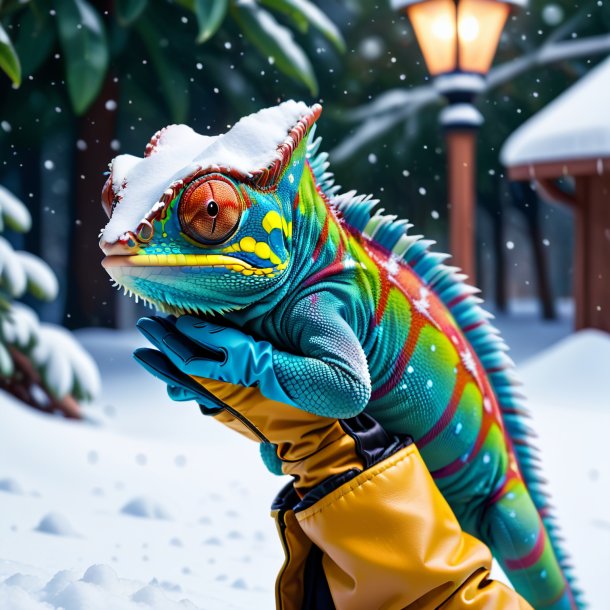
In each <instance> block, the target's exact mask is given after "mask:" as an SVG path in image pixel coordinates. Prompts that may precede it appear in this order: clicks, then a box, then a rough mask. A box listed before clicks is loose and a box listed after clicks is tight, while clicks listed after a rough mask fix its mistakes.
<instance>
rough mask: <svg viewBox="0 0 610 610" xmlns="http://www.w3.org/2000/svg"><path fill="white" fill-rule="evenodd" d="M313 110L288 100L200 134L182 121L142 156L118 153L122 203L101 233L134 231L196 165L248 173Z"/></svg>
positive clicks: (116, 180)
mask: <svg viewBox="0 0 610 610" xmlns="http://www.w3.org/2000/svg"><path fill="white" fill-rule="evenodd" d="M311 112H312V111H311V109H310V108H309V106H308V105H307V104H305V103H303V102H295V101H293V100H289V101H287V102H284V103H282V104H279V105H278V106H273V107H271V108H265V109H263V110H259V111H258V112H256V113H254V114H251V115H249V116H246V117H243V118H242V119H241V120H240V121H238V122H237V123H236V124H235V125H234V126H233V127H232V128H231V129H230V130H229V131H227V132H226V133H223V134H220V135H216V136H204V135H200V134H198V133H196V132H195V131H193V130H192V129H191V128H190V127H188V126H186V125H170V126H169V127H166V128H165V129H163V130H161V131H160V132H159V134H158V136H157V137H156V138H154V140H155V142H154V153H153V154H150V155H149V156H146V157H135V156H133V155H119V156H118V157H116V158H115V159H114V160H113V162H112V185H113V190H114V193H115V195H116V196H118V197H119V198H120V203H119V204H118V205H117V206H116V209H115V211H114V212H113V214H112V218H111V219H110V220H109V221H108V224H107V225H106V227H105V228H104V230H103V232H102V236H103V238H104V239H105V240H106V241H108V242H111V243H112V242H114V241H116V240H117V239H118V238H119V236H120V235H121V234H123V233H125V232H126V231H132V230H134V229H135V228H136V227H137V226H138V224H139V223H140V222H141V220H142V218H143V217H144V216H145V215H146V213H147V212H149V211H150V209H151V208H152V207H153V206H154V205H155V203H156V202H157V201H158V200H159V198H160V197H161V195H162V194H163V192H164V191H165V189H167V188H168V186H169V185H170V184H171V183H172V182H174V181H176V180H179V179H181V178H184V177H185V176H188V175H189V174H191V173H193V171H195V170H196V169H198V168H201V169H205V168H207V167H212V166H221V167H226V168H232V169H234V170H236V171H237V172H239V173H241V174H244V175H248V174H250V173H252V172H255V171H256V170H260V169H262V168H265V167H267V166H269V165H270V164H271V163H273V162H274V161H275V160H276V159H277V158H279V156H278V155H279V153H278V147H279V146H280V145H281V144H282V143H283V142H284V141H285V139H286V137H287V135H288V132H289V131H290V130H291V129H292V128H293V127H294V126H295V125H296V123H297V122H298V121H299V119H301V118H302V117H304V116H305V115H307V114H310V113H311Z"/></svg>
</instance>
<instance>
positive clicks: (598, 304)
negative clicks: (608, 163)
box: [574, 172, 610, 332]
mask: <svg viewBox="0 0 610 610" xmlns="http://www.w3.org/2000/svg"><path fill="white" fill-rule="evenodd" d="M575 212H576V240H575V257H574V298H575V301H576V320H575V323H576V328H577V329H580V328H589V327H592V328H599V329H601V330H605V331H606V332H610V174H608V173H606V172H605V173H602V174H601V175H589V176H577V178H576V210H575Z"/></svg>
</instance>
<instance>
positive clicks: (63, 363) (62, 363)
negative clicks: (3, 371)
mask: <svg viewBox="0 0 610 610" xmlns="http://www.w3.org/2000/svg"><path fill="white" fill-rule="evenodd" d="M31 358H32V362H33V363H34V365H35V366H36V367H37V368H38V369H41V370H42V372H43V378H44V382H45V384H46V385H47V386H48V388H49V389H50V390H51V391H52V392H53V393H54V394H55V396H66V395H67V394H74V395H75V396H77V397H85V398H93V397H95V396H96V395H97V394H98V393H99V391H100V386H101V381H100V375H99V371H98V369H97V366H96V364H95V362H94V361H93V359H92V358H91V356H90V355H89V354H88V353H87V352H86V351H85V350H83V349H82V347H81V346H80V344H79V343H78V342H77V341H76V340H75V339H74V337H73V336H72V335H71V334H70V332H68V331H67V330H65V329H64V328H62V327H60V326H55V325H52V324H41V325H40V328H39V331H38V337H37V343H36V345H35V347H34V348H33V350H32V351H31Z"/></svg>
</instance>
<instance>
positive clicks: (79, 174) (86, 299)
mask: <svg viewBox="0 0 610 610" xmlns="http://www.w3.org/2000/svg"><path fill="white" fill-rule="evenodd" d="M117 97H118V84H117V83H115V82H114V81H113V78H112V75H109V76H108V77H107V78H106V81H105V83H104V86H103V88H102V91H101V92H100V94H99V95H98V97H97V99H96V101H95V102H94V103H93V105H92V106H91V107H90V108H89V110H88V111H87V113H86V114H85V116H84V117H82V118H81V119H79V121H78V126H77V140H78V142H79V143H80V142H84V145H83V144H80V146H78V147H75V161H74V170H73V171H74V177H73V178H74V183H73V184H74V188H73V195H74V205H73V214H72V218H73V219H74V224H73V226H72V230H71V240H70V259H69V269H70V273H69V275H70V277H69V282H68V300H67V304H66V325H67V326H68V327H70V328H79V327H82V326H110V327H114V326H115V311H114V302H115V294H116V291H115V290H114V289H113V288H112V287H111V285H110V282H109V278H108V275H107V274H106V272H105V271H104V270H103V269H102V267H101V265H100V261H101V259H102V254H101V251H100V249H99V247H98V234H99V231H100V228H102V227H103V226H104V224H105V222H106V216H105V214H104V212H103V211H102V206H101V205H100V193H101V190H102V186H103V184H104V180H105V178H104V172H105V171H106V170H107V166H108V162H109V161H110V160H111V158H112V157H113V155H114V153H113V151H112V149H111V142H112V139H113V138H114V134H115V133H116V111H115V110H107V109H106V107H105V104H106V102H107V101H108V100H117ZM85 146H86V147H85Z"/></svg>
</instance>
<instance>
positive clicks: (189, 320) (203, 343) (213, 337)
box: [136, 316, 296, 406]
mask: <svg viewBox="0 0 610 610" xmlns="http://www.w3.org/2000/svg"><path fill="white" fill-rule="evenodd" d="M137 326H138V329H139V330H140V332H142V334H144V336H145V337H146V338H147V339H148V340H149V341H150V342H151V343H153V345H155V346H156V347H157V348H158V349H159V350H160V351H161V352H163V353H164V354H165V355H166V356H167V358H169V360H170V361H171V363H172V364H173V365H174V366H175V367H176V369H178V371H180V372H181V373H183V374H185V375H192V376H195V377H205V378H207V379H216V380H218V381H225V382H227V383H232V384H236V385H243V386H247V387H253V386H257V387H258V388H259V390H260V392H261V394H263V396H265V397H267V398H269V399H270V400H276V401H278V402H283V403H285V404H288V405H291V406H296V405H295V404H294V402H293V401H292V400H291V399H290V397H289V396H288V395H287V394H286V393H285V392H284V390H283V388H282V387H281V386H280V384H279V381H278V379H277V377H276V375H275V372H274V370H273V346H272V345H271V344H270V343H268V342H267V341H256V340H255V339H253V338H252V337H250V336H249V335H246V334H245V333H243V332H241V331H240V330H237V329H234V328H228V327H224V326H218V325H216V324H211V323H210V322H207V321H205V320H201V319H199V318H195V317H193V316H182V317H180V318H178V319H177V320H176V321H175V322H174V321H173V320H171V319H169V318H166V319H163V318H158V317H152V318H142V319H141V320H139V321H138V324H137ZM136 357H138V356H137V355H136ZM143 364H144V363H143ZM151 372H152V371H151ZM153 374H154V373H153ZM191 382H192V384H193V385H197V384H196V382H194V381H193V380H191ZM181 385H184V384H181ZM189 389H191V386H190V385H189ZM172 392H176V395H177V396H180V394H181V392H182V390H180V391H175V390H172ZM172 397H173V396H172ZM178 399H180V398H178ZM185 399H186V400H192V398H185ZM195 400H197V399H195Z"/></svg>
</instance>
